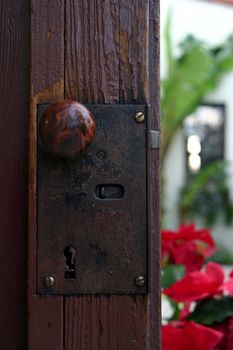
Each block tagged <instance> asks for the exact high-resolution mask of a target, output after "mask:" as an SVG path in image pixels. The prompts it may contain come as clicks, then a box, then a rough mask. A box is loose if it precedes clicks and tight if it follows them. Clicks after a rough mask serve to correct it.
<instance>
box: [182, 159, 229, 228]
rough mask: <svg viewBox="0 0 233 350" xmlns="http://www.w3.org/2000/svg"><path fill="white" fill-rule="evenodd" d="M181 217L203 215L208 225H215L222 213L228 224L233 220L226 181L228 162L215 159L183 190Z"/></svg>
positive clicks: (183, 218)
mask: <svg viewBox="0 0 233 350" xmlns="http://www.w3.org/2000/svg"><path fill="white" fill-rule="evenodd" d="M180 214H181V219H182V220H185V219H187V218H190V217H195V216H199V217H202V218H203V219H204V221H205V224H207V225H213V224H214V223H215V222H216V220H217V218H218V217H219V215H220V214H223V216H224V219H225V222H226V224H230V223H231V222H232V220H233V203H232V202H231V201H230V198H229V194H228V186H227V183H226V163H225V162H224V161H215V162H213V163H211V164H210V165H208V166H206V167H204V168H203V169H202V170H201V171H200V172H199V173H198V174H197V175H196V176H195V177H194V178H193V179H192V180H191V182H190V183H188V184H187V185H186V186H185V187H184V188H183V189H182V192H181V197H180Z"/></svg>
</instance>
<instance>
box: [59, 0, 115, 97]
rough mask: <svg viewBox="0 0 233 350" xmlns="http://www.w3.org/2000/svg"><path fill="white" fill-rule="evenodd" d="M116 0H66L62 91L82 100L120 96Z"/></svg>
mask: <svg viewBox="0 0 233 350" xmlns="http://www.w3.org/2000/svg"><path fill="white" fill-rule="evenodd" d="M118 28H119V7H118V0H103V1H96V0H90V1H85V0H81V1H75V0H67V1H66V33H65V38H66V48H65V69H66V77H65V92H66V96H67V97H69V98H72V99H78V100H79V101H80V102H83V103H113V102H116V101H118V97H119V30H118Z"/></svg>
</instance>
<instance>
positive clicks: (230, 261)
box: [207, 244, 233, 265]
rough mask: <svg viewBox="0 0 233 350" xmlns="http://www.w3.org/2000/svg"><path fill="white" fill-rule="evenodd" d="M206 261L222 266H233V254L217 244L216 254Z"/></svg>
mask: <svg viewBox="0 0 233 350" xmlns="http://www.w3.org/2000/svg"><path fill="white" fill-rule="evenodd" d="M208 261H213V262H216V263H218V264H223V265H233V252H232V250H231V249H227V248H226V247H224V246H221V245H219V244H218V245H217V250H216V252H215V253H214V254H213V255H212V256H211V257H209V258H208V259H207V262H208Z"/></svg>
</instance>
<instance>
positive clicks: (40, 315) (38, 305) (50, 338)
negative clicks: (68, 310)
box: [28, 295, 63, 350]
mask: <svg viewBox="0 0 233 350" xmlns="http://www.w3.org/2000/svg"><path fill="white" fill-rule="evenodd" d="M61 301H62V298H54V297H39V296H36V295H35V296H33V297H32V298H31V300H30V309H29V313H28V319H29V322H30V328H29V329H30V334H29V339H28V349H29V350H30V349H33V350H41V349H50V350H51V349H56V350H57V349H58V350H61V349H63V313H62V312H61Z"/></svg>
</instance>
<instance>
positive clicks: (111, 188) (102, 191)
mask: <svg viewBox="0 0 233 350" xmlns="http://www.w3.org/2000/svg"><path fill="white" fill-rule="evenodd" d="M124 192H125V190H124V187H123V186H122V185H98V186H97V187H96V189H95V194H96V197H97V198H100V199H120V198H122V197H123V196H124Z"/></svg>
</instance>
